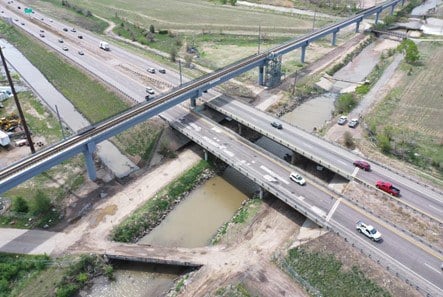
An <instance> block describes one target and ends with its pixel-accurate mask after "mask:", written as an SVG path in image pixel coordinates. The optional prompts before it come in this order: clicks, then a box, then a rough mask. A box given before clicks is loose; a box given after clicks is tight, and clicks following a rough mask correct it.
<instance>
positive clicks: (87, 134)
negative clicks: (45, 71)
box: [0, 0, 404, 193]
mask: <svg viewBox="0 0 443 297" xmlns="http://www.w3.org/2000/svg"><path fill="white" fill-rule="evenodd" d="M399 3H402V4H404V0H393V1H388V2H386V3H383V4H381V5H378V6H375V7H373V8H370V9H367V10H365V11H363V12H361V13H359V14H357V15H355V16H352V17H350V18H348V19H346V20H344V21H341V22H338V23H336V24H333V25H330V26H327V27H325V28H321V29H319V30H317V31H315V32H313V33H311V34H308V35H305V36H302V37H300V38H296V39H294V40H291V41H289V42H286V43H284V44H282V45H279V46H277V47H275V48H273V49H271V50H269V51H267V52H264V53H261V54H257V55H253V56H250V57H247V58H245V59H243V60H240V61H238V62H236V63H233V64H231V65H229V66H226V67H224V68H222V69H220V70H218V71H215V72H214V73H211V74H208V75H205V76H203V77H201V78H199V79H196V80H194V81H191V82H188V83H186V84H184V85H183V86H181V87H180V88H176V89H173V90H172V91H171V92H169V93H168V94H166V95H164V96H161V97H160V98H158V99H157V100H155V101H154V102H151V103H147V104H142V105H140V106H137V107H134V108H132V109H130V110H128V111H126V112H124V113H122V114H121V115H118V116H115V117H114V118H112V119H109V120H107V121H103V122H101V123H98V124H96V125H94V126H93V127H91V128H90V129H89V130H83V131H82V133H81V135H76V136H74V137H71V138H69V139H67V140H65V141H64V142H62V143H59V144H56V145H53V146H52V147H49V148H46V149H45V150H43V151H40V152H38V153H36V154H34V155H33V156H31V157H29V158H26V159H24V160H22V161H20V162H18V163H16V164H13V165H12V166H9V167H7V168H4V169H2V170H1V171H0V193H3V192H6V191H7V190H9V189H11V188H12V187H14V186H16V185H18V184H20V183H22V182H24V181H26V180H27V179H29V178H31V177H33V176H35V175H37V174H39V173H41V172H43V171H45V170H47V169H49V168H51V167H52V166H54V165H56V164H60V163H61V162H63V161H64V160H66V159H69V158H71V157H72V156H74V155H76V154H79V153H83V154H84V156H85V160H86V167H87V169H88V173H89V177H90V178H91V179H93V180H94V179H95V178H96V172H95V167H94V162H93V157H92V155H93V153H94V151H95V147H96V144H97V143H99V142H101V141H103V140H105V139H107V138H109V137H112V136H114V135H116V134H118V133H120V132H122V131H124V130H126V129H128V128H130V127H132V126H133V125H135V124H137V123H140V122H142V121H145V120H147V119H149V118H150V117H152V116H154V115H157V114H159V113H161V112H163V111H166V110H168V109H169V108H171V107H172V106H175V105H177V104H179V103H181V102H183V101H185V100H188V99H191V102H192V105H195V100H196V98H199V97H201V96H202V94H203V93H204V92H206V91H207V90H209V89H211V88H213V87H215V86H217V85H219V84H221V83H223V82H225V81H227V80H229V79H231V78H234V77H236V76H238V75H240V74H242V73H244V72H247V71H249V70H251V69H253V68H255V67H258V68H259V83H260V84H263V71H264V67H265V66H266V64H267V62H268V61H269V60H270V59H274V58H275V57H276V56H280V55H283V54H286V53H288V52H290V51H293V50H295V49H297V48H302V61H303V60H304V54H305V51H306V48H307V46H308V45H309V43H310V42H313V41H315V40H317V39H319V38H322V37H324V36H326V35H328V34H332V35H333V43H335V36H336V34H337V33H338V32H339V31H340V29H342V28H345V27H347V26H349V25H352V24H356V28H357V30H358V27H359V24H360V23H361V21H362V20H363V18H366V17H370V16H372V15H374V14H375V15H376V22H377V21H378V18H379V15H380V14H381V12H383V11H384V10H385V9H387V8H390V9H391V13H392V12H393V10H394V8H395V6H396V5H398V4H399ZM5 8H8V7H5ZM58 25H59V26H60V27H62V26H63V25H62V24H58ZM33 26H34V25H32V26H27V27H26V28H25V29H26V30H28V29H29V28H33ZM34 31H35V32H33V34H36V32H38V30H37V29H36V30H34ZM45 41H46V40H45ZM52 42H57V40H54V41H51V44H52ZM59 50H60V49H59ZM60 51H61V50H60ZM61 52H63V51H61ZM75 61H76V62H77V61H78V57H76V58H75ZM105 63H107V61H105ZM91 65H92V66H91V67H93V68H92V69H90V71H94V70H95V71H97V72H95V74H96V75H97V73H100V74H101V75H104V79H106V80H107V81H109V82H110V83H111V84H112V85H115V84H114V83H115V82H116V81H115V79H114V78H113V77H112V76H113V75H112V73H113V71H106V72H105V73H103V72H101V71H100V70H97V68H96V67H97V66H96V64H95V63H91ZM85 67H86V66H85ZM116 77H118V75H117V76H116ZM124 80H125V85H127V88H128V93H129V94H131V93H133V91H134V89H137V87H135V86H134V82H132V81H131V80H129V81H128V80H126V77H125V78H124ZM117 85H118V84H117ZM130 97H131V98H133V97H132V96H130Z"/></svg>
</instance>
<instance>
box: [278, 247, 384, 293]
mask: <svg viewBox="0 0 443 297" xmlns="http://www.w3.org/2000/svg"><path fill="white" fill-rule="evenodd" d="M286 263H287V264H288V265H289V269H292V270H294V271H295V272H296V273H297V274H298V275H299V276H300V277H301V278H302V279H304V280H305V281H307V282H308V284H309V285H310V286H312V287H314V288H315V289H317V290H318V291H319V292H320V293H321V294H322V295H323V296H328V297H342V296H359V297H365V296H367V297H377V296H383V297H387V296H390V294H389V293H388V292H387V291H385V290H383V289H382V288H380V287H379V286H378V285H377V284H376V283H374V282H373V281H371V280H369V279H367V278H366V277H365V275H364V274H363V272H362V271H360V270H359V269H358V268H357V267H355V266H354V267H352V269H350V270H344V269H343V268H342V263H341V262H340V261H338V260H337V259H336V258H335V257H334V255H332V254H322V253H318V252H308V251H306V250H304V249H303V248H294V249H291V250H289V253H288V256H287V258H286Z"/></svg>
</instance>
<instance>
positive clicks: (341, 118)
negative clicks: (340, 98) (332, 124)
mask: <svg viewBox="0 0 443 297" xmlns="http://www.w3.org/2000/svg"><path fill="white" fill-rule="evenodd" d="M347 121H348V117H347V116H341V117H340V118H338V121H337V124H339V125H344V124H346V122H347Z"/></svg>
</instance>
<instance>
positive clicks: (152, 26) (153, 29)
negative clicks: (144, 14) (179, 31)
mask: <svg viewBox="0 0 443 297" xmlns="http://www.w3.org/2000/svg"><path fill="white" fill-rule="evenodd" d="M149 32H151V33H155V28H154V25H150V26H149Z"/></svg>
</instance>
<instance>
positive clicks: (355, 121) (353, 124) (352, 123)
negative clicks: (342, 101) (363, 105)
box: [348, 119, 358, 128]
mask: <svg viewBox="0 0 443 297" xmlns="http://www.w3.org/2000/svg"><path fill="white" fill-rule="evenodd" d="M348 126H349V127H350V128H355V127H357V126H358V120H357V119H352V120H351V121H350V122H349V124H348Z"/></svg>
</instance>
